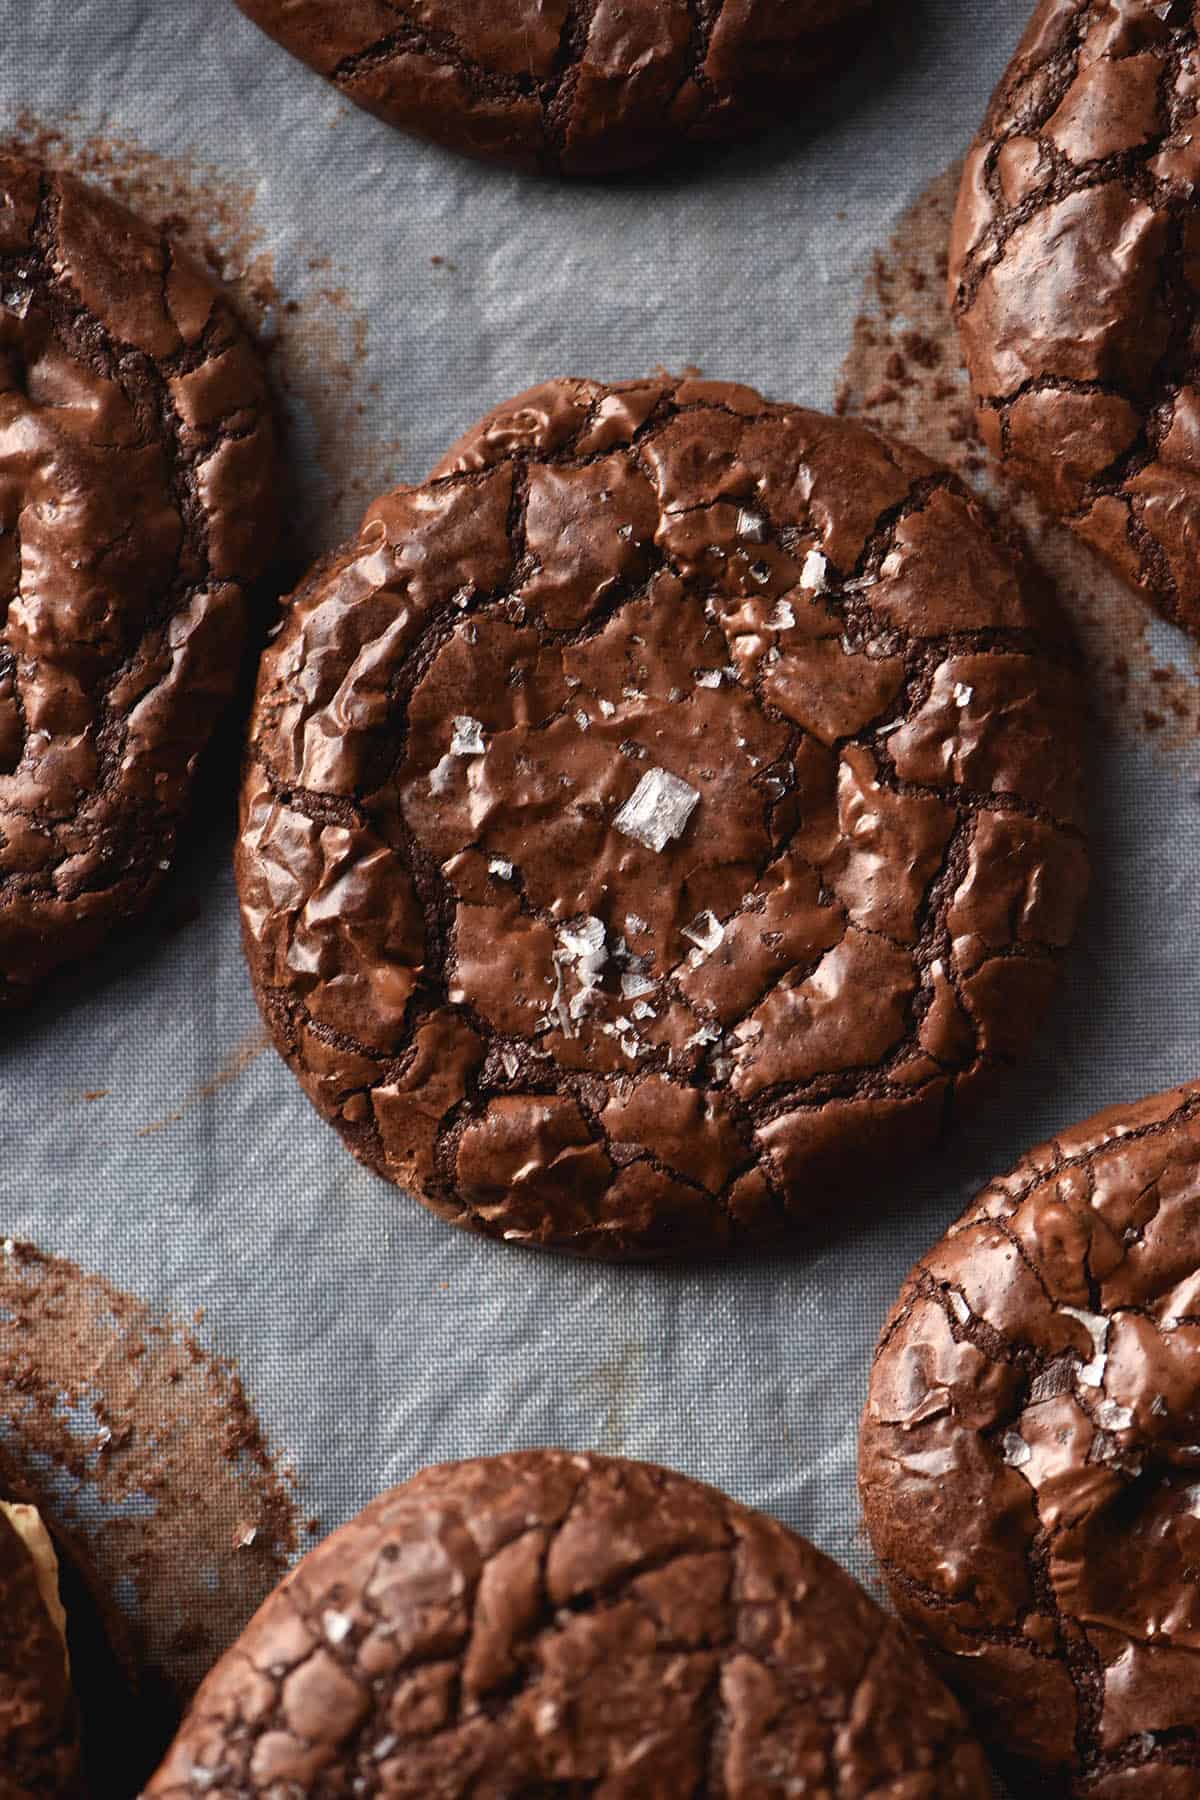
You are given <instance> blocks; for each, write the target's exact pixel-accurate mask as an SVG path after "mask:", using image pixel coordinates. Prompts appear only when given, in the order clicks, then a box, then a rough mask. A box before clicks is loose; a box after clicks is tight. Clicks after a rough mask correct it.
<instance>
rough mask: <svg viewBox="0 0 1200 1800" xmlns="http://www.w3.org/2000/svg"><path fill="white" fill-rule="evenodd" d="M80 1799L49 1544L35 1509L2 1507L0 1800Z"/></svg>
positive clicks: (74, 1721)
mask: <svg viewBox="0 0 1200 1800" xmlns="http://www.w3.org/2000/svg"><path fill="white" fill-rule="evenodd" d="M81 1793H82V1787H81V1775H80V1758H79V1720H78V1714H77V1710H76V1706H75V1699H74V1695H73V1694H72V1691H71V1677H70V1660H69V1656H68V1652H67V1634H66V1615H65V1613H64V1611H63V1606H62V1601H61V1598H60V1595H59V1571H58V1559H57V1556H56V1553H55V1549H54V1544H53V1542H52V1540H51V1537H50V1534H49V1532H48V1531H47V1530H46V1527H45V1525H44V1523H43V1522H42V1519H41V1517H40V1515H39V1513H38V1512H37V1510H36V1508H34V1507H33V1506H29V1505H26V1504H24V1503H21V1502H8V1501H2V1502H0V1800H75V1797H76V1796H79V1795H81Z"/></svg>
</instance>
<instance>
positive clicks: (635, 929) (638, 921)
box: [625, 913, 650, 937]
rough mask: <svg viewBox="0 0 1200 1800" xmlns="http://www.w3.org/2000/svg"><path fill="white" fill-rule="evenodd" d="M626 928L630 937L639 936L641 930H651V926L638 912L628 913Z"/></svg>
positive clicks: (626, 915)
mask: <svg viewBox="0 0 1200 1800" xmlns="http://www.w3.org/2000/svg"><path fill="white" fill-rule="evenodd" d="M625 929H626V931H627V932H628V933H629V935H630V937H637V935H638V933H639V932H642V931H649V929H650V927H649V925H647V923H646V921H645V919H643V918H642V917H641V916H640V915H639V914H638V913H626V914H625Z"/></svg>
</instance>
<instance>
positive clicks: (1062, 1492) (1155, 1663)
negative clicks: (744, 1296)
mask: <svg viewBox="0 0 1200 1800" xmlns="http://www.w3.org/2000/svg"><path fill="white" fill-rule="evenodd" d="M1198 1288H1200V1087H1198V1086H1195V1085H1193V1086H1191V1087H1187V1088H1182V1089H1179V1090H1177V1091H1175V1092H1173V1093H1169V1094H1165V1095H1161V1096H1159V1097H1158V1098H1156V1099H1153V1100H1146V1101H1143V1102H1141V1103H1140V1104H1138V1105H1127V1106H1119V1107H1114V1108H1112V1110H1111V1111H1108V1112H1104V1113H1101V1114H1099V1116H1098V1117H1096V1118H1094V1119H1091V1120H1089V1121H1088V1122H1087V1123H1086V1124H1084V1125H1081V1126H1078V1127H1077V1128H1076V1129H1074V1130H1072V1131H1069V1132H1066V1133H1064V1134H1063V1135H1062V1136H1061V1137H1059V1138H1058V1139H1057V1140H1055V1141H1054V1142H1052V1143H1050V1144H1047V1145H1044V1146H1043V1147H1042V1148H1041V1149H1038V1150H1035V1151H1033V1152H1032V1153H1031V1154H1030V1155H1029V1156H1027V1157H1025V1158H1024V1160H1023V1161H1022V1162H1021V1163H1019V1164H1018V1165H1017V1168H1016V1169H1015V1170H1014V1171H1013V1173H1012V1174H1011V1175H1009V1176H1007V1177H1005V1178H1004V1179H1003V1180H1000V1181H996V1182H994V1183H993V1184H992V1185H991V1186H990V1187H988V1188H985V1189H984V1191H983V1193H982V1194H981V1195H980V1196H979V1198H978V1199H977V1200H976V1202H975V1204H974V1205H973V1206H972V1207H971V1208H970V1209H969V1210H968V1212H967V1213H966V1214H965V1215H964V1217H963V1218H962V1219H961V1220H960V1221H959V1223H958V1224H957V1225H956V1226H955V1227H954V1228H953V1229H952V1230H951V1231H950V1232H949V1233H948V1234H947V1236H946V1237H945V1238H944V1239H943V1240H942V1242H941V1243H940V1244H939V1245H938V1246H937V1248H936V1249H935V1250H934V1251H933V1252H932V1253H931V1254H930V1255H929V1256H927V1257H925V1258H924V1259H923V1261H922V1262H920V1263H919V1264H918V1265H917V1267H916V1268H915V1269H914V1270H913V1272H912V1274H911V1275H910V1276H909V1278H908V1281H907V1283H906V1285H905V1288H904V1290H903V1293H902V1294H901V1297H900V1300H899V1302H898V1303H897V1306H896V1308H895V1310H894V1311H893V1313H892V1315H891V1318H890V1319H889V1321H888V1324H887V1327H886V1329H885V1331H884V1333H883V1337H882V1339H881V1342H880V1347H879V1350H878V1352H877V1356H876V1361H875V1367H874V1373H873V1375H872V1380H871V1392H870V1400H869V1403H868V1406H867V1411H866V1415H865V1418H864V1421H863V1430H862V1442H861V1448H860V1464H859V1474H860V1483H861V1488H862V1496H863V1505H864V1508H865V1510H866V1515H867V1522H868V1525H869V1526H870V1530H871V1535H872V1538H873V1539H874V1542H875V1547H876V1549H877V1551H878V1553H879V1556H880V1559H881V1561H882V1562H883V1565H884V1569H885V1573H886V1574H887V1577H888V1580H889V1583H890V1586H891V1589H892V1593H893V1595H894V1597H895V1600H896V1604H897V1606H898V1607H899V1609H900V1612H901V1613H902V1615H903V1616H904V1617H905V1618H906V1619H907V1620H908V1621H909V1622H910V1623H911V1624H912V1625H913V1626H914V1627H915V1628H916V1630H917V1631H918V1633H919V1635H920V1636H921V1637H922V1638H923V1640H924V1641H925V1643H926V1645H927V1646H929V1647H930V1648H931V1649H932V1650H933V1651H934V1652H935V1653H936V1656H935V1660H936V1663H937V1666H938V1667H939V1668H940V1669H941V1670H942V1672H943V1673H944V1674H945V1675H946V1677H947V1679H948V1680H949V1681H950V1683H951V1685H952V1686H953V1687H955V1688H956V1690H957V1691H958V1692H959V1694H960V1695H961V1696H962V1698H963V1699H964V1700H965V1701H966V1702H967V1704H968V1707H969V1709H970V1710H972V1711H973V1713H974V1714H975V1716H976V1719H977V1722H978V1724H979V1726H980V1729H981V1731H982V1732H983V1733H984V1735H985V1737H986V1738H989V1739H991V1740H992V1741H994V1743H995V1744H996V1746H997V1748H998V1749H1002V1750H1004V1751H1005V1752H1007V1753H1010V1754H1013V1755H1017V1756H1020V1757H1023V1758H1024V1759H1026V1760H1025V1768H1026V1772H1027V1775H1026V1778H1027V1779H1028V1778H1032V1777H1033V1776H1034V1775H1036V1774H1037V1773H1039V1772H1040V1773H1041V1774H1042V1775H1045V1776H1047V1777H1049V1778H1050V1791H1052V1792H1054V1793H1060V1794H1067V1793H1070V1794H1072V1795H1076V1796H1080V1797H1083V1796H1086V1797H1087V1800H1184V1797H1185V1796H1193V1795H1195V1794H1196V1793H1197V1792H1200V1636H1198V1635H1197V1631H1198V1627H1197V1621H1198V1620H1200V1567H1198V1565H1200V1556H1198V1555H1197V1543H1198V1542H1200V1524H1198V1523H1197V1516H1196V1496H1197V1493H1198V1492H1200V1485H1198V1484H1200V1447H1198V1446H1197V1437H1198V1435H1200V1434H1198V1421H1200V1384H1198V1380H1197V1371H1198V1369H1200V1308H1198V1306H1197V1302H1196V1295H1197V1291H1198ZM1021 1791H1022V1792H1023V1791H1024V1788H1022V1789H1021Z"/></svg>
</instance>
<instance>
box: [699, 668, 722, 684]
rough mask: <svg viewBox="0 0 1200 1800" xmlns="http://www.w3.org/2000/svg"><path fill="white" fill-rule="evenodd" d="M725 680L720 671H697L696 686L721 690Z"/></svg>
mask: <svg viewBox="0 0 1200 1800" xmlns="http://www.w3.org/2000/svg"><path fill="white" fill-rule="evenodd" d="M722 680H723V677H722V674H721V671H720V669H697V670H696V686H697V687H702V688H719V687H720V685H721V682H722Z"/></svg>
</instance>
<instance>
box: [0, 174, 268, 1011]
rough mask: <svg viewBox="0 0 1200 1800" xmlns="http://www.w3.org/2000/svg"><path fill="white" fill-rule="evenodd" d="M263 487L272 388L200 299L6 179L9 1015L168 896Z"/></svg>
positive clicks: (87, 217) (150, 254)
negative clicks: (119, 926)
mask: <svg viewBox="0 0 1200 1800" xmlns="http://www.w3.org/2000/svg"><path fill="white" fill-rule="evenodd" d="M276 483H277V463H276V446H275V431H274V423H273V419H272V413H271V406H270V401H269V397H268V393H267V387H266V380H265V377H264V375H263V372H262V369H261V366H260V364H259V361H258V358H257V356H256V354H255V352H254V350H253V348H252V346H251V344H250V341H249V339H248V337H247V336H246V333H245V332H244V330H243V329H242V327H241V325H240V324H239V322H238V320H237V319H236V317H235V315H234V313H233V310H232V308H231V306H230V305H229V303H228V301H227V299H225V297H224V296H223V295H222V294H221V292H220V290H219V289H218V288H217V286H216V284H215V283H214V282H213V280H212V278H211V276H210V275H209V274H208V273H206V272H205V271H203V270H201V269H200V268H199V267H198V266H197V265H195V264H194V263H193V262H192V261H191V259H190V258H189V257H187V256H185V255H184V254H183V253H182V252H181V251H179V250H178V249H177V248H176V247H175V246H174V245H173V244H172V243H171V242H170V240H169V239H167V238H165V237H164V236H163V234H162V232H161V231H160V230H158V229H156V228H154V227H152V226H150V225H148V224H146V223H144V222H143V221H141V220H139V219H137V218H135V217H134V216H133V215H132V214H131V213H128V212H127V211H126V210H125V208H124V207H122V206H120V205H118V204H117V203H116V202H115V201H113V200H112V199H110V198H109V197H108V196H107V195H105V194H103V193H100V192H99V191H97V190H96V189H94V188H91V187H88V186H85V185H84V184H83V183H81V182H78V181H76V180H74V179H73V178H71V177H69V176H66V175H60V174H56V173H53V172H51V171H49V170H45V169H41V168H39V167H36V166H34V165H33V164H30V163H28V162H25V161H23V160H20V159H18V158H15V157H12V156H8V155H0V1006H2V1005H4V1004H6V1003H7V1002H9V1001H20V1000H25V999H27V998H28V997H29V996H30V994H31V993H32V992H33V991H34V990H35V989H36V987H37V986H38V985H39V984H40V982H41V981H42V980H43V979H44V978H45V976H46V975H48V974H49V973H50V971H51V970H52V969H53V968H54V967H55V966H56V965H57V964H59V963H63V962H67V961H72V960H77V959H79V958H82V957H84V956H86V955H88V954H89V953H90V952H91V951H92V950H93V949H94V948H95V946H96V945H97V944H98V943H99V942H100V940H101V938H102V937H103V936H104V934H105V932H106V931H108V930H109V929H110V928H111V927H112V926H113V925H114V924H116V923H117V922H118V921H119V920H122V919H124V918H126V917H128V916H129V915H131V914H133V913H135V912H136V911H138V910H139V909H140V908H141V907H142V906H143V905H144V904H145V903H146V901H147V900H148V899H149V898H150V896H151V895H152V893H153V892H154V890H155V889H156V888H157V887H158V886H160V885H161V882H162V878H163V874H164V873H165V871H166V870H167V868H168V867H169V866H170V862H171V859H172V857H173V855H174V851H175V845H176V840H177V834H178V832H179V830H180V827H181V824H182V820H183V817H184V814H185V812H186V808H187V804H188V800H189V795H190V790H191V785H192V777H193V772H194V767H195V763H196V759H197V757H198V755H199V753H200V751H201V750H202V749H203V748H204V745H205V744H206V742H207V741H208V737H209V735H210V732H211V730H212V728H213V725H214V724H215V723H216V721H217V719H218V718H219V716H220V714H221V711H222V709H223V707H224V705H225V703H226V702H227V701H228V699H229V697H230V695H231V694H232V692H233V688H234V684H235V681H236V678H237V672H238V665H239V661H240V657H241V650H242V642H243V633H244V625H245V610H246V597H247V589H248V587H249V586H250V585H251V584H252V583H254V582H255V581H257V580H258V579H259V578H260V577H261V576H262V574H263V572H264V570H265V569H266V567H267V566H268V564H269V562H270V559H271V557H272V555H273V553H274V547H275V537H276V523H277V495H276V492H275V488H276Z"/></svg>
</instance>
